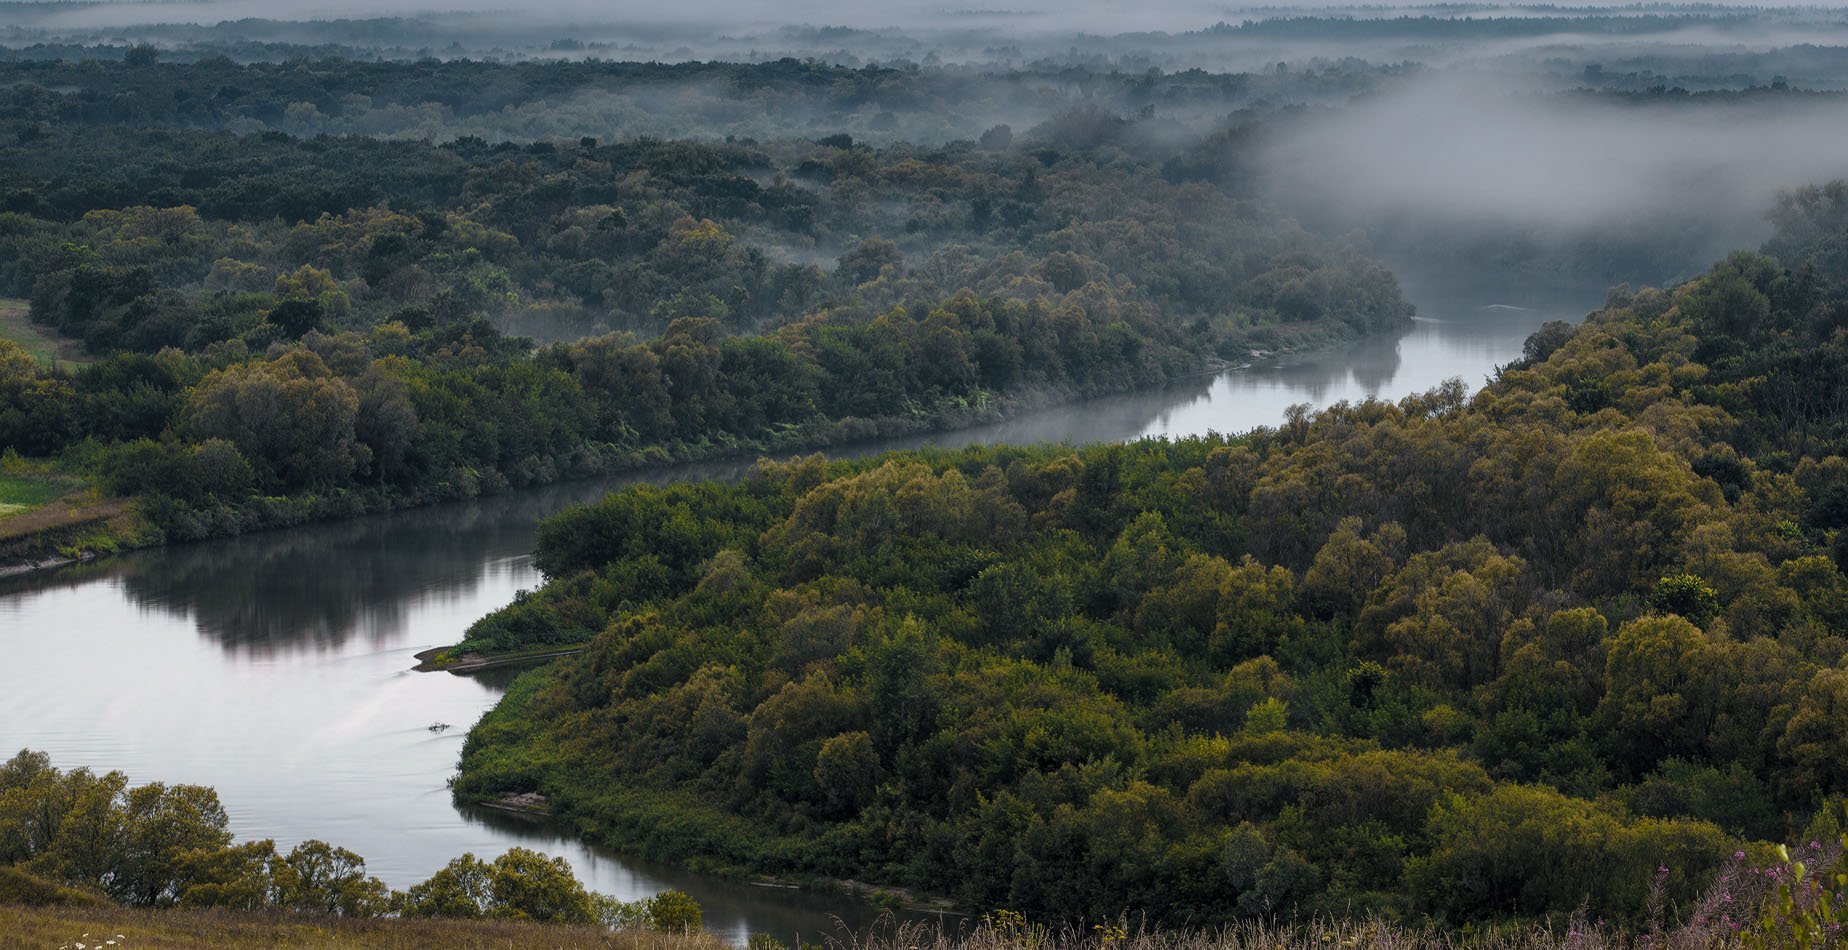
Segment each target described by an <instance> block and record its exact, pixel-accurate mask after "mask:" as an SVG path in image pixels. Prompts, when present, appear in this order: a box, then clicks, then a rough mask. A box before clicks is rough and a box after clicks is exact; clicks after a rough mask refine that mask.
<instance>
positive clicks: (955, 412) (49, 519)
mask: <svg viewBox="0 0 1848 950" xmlns="http://www.w3.org/2000/svg"><path fill="white" fill-rule="evenodd" d="M1382 332H1394V331H1382ZM1362 339H1364V338H1362ZM1353 342H1357V341H1356V340H1342V341H1341V342H1338V343H1330V344H1325V345H1317V346H1309V347H1307V348H1305V349H1300V350H1297V349H1290V348H1288V347H1285V348H1284V349H1281V350H1278V351H1271V350H1262V349H1254V350H1250V351H1248V352H1247V354H1246V355H1245V356H1244V358H1243V359H1242V360H1241V361H1240V362H1237V363H1232V362H1228V361H1226V360H1222V359H1219V358H1216V357H1215V358H1211V359H1209V360H1207V361H1206V362H1205V363H1204V364H1202V366H1201V368H1200V369H1198V370H1197V371H1194V372H1191V373H1188V372H1180V373H1176V374H1174V375H1173V376H1171V377H1168V378H1166V379H1164V380H1162V381H1161V382H1158V383H1154V384H1151V385H1150V386H1148V387H1144V388H1142V389H1139V390H1138V389H1128V390H1123V391H1121V392H1118V393H1096V392H1085V393H1075V392H1065V393H1058V392H1045V391H1042V392H1036V393H1019V394H1013V395H1008V396H997V397H995V398H992V399H984V400H983V401H982V402H983V405H982V407H981V408H980V409H971V408H970V407H967V406H954V407H945V408H943V409H940V410H939V411H938V412H936V413H934V414H928V415H925V416H922V417H919V416H910V417H902V418H901V417H888V418H880V419H872V420H863V419H846V420H841V421H840V422H839V423H837V424H836V425H835V426H833V427H832V429H833V430H834V431H838V432H841V433H844V434H845V435H844V438H845V441H834V438H835V436H834V435H833V434H832V433H831V432H830V431H828V430H827V429H824V430H823V431H822V433H821V434H820V435H819V436H817V437H816V438H815V440H814V441H805V440H802V439H801V438H799V437H793V438H792V437H791V436H788V435H785V437H784V438H785V441H779V442H772V443H759V442H753V441H744V442H741V443H739V444H733V445H707V446H689V445H679V444H676V445H660V446H651V447H648V448H646V449H643V450H642V451H641V452H640V453H637V454H633V455H630V456H626V457H623V458H620V459H619V460H617V461H615V462H612V463H609V467H606V468H602V469H600V470H597V471H594V472H585V473H573V474H568V475H562V476H560V477H559V478H557V479H555V480H554V481H553V482H534V483H532V484H530V485H527V486H522V487H528V488H537V487H540V486H541V485H545V484H553V483H556V482H562V481H569V480H582V481H587V480H591V479H596V478H604V477H609V476H612V475H620V474H628V473H633V472H644V471H647V470H648V469H651V468H657V467H664V466H671V465H680V464H687V463H692V462H707V461H724V460H728V459H748V458H751V457H754V456H755V457H769V456H779V457H781V456H789V455H792V454H794V453H800V452H810V451H824V452H825V451H828V450H831V449H843V448H845V449H853V448H856V447H859V446H861V445H864V444H867V443H876V442H880V441H884V440H888V439H896V438H903V437H906V436H916V435H927V434H931V433H952V432H956V431H959V430H962V429H967V428H973V427H976V426H981V425H987V424H992V423H997V422H1005V421H1010V420H1014V419H1018V418H1020V417H1022V416H1026V415H1030V414H1032V413H1034V412H1038V411H1042V410H1047V409H1054V408H1058V407H1061V406H1070V405H1073V404H1076V403H1082V402H1086V401H1090V400H1095V399H1105V398H1109V396H1111V395H1121V394H1125V393H1130V392H1138V391H1150V390H1154V389H1159V388H1161V387H1164V386H1171V385H1174V384H1176V383H1179V382H1182V381H1184V380H1186V379H1190V378H1200V377H1209V376H1217V375H1219V374H1221V373H1227V372H1235V371H1242V370H1247V369H1252V368H1254V367H1256V366H1257V365H1259V364H1262V363H1274V364H1276V365H1288V363H1289V362H1290V361H1292V360H1294V359H1302V358H1305V357H1310V356H1314V355H1315V354H1317V353H1321V352H1326V351H1327V350H1330V349H1333V348H1336V347H1340V346H1345V345H1348V344H1350V343H1353ZM8 470H12V471H20V472H24V473H27V474H26V476H25V477H26V478H27V479H34V478H36V479H39V480H44V481H50V482H53V483H56V484H62V485H66V486H71V485H77V486H81V485H83V484H84V482H85V480H84V479H82V478H81V477H79V476H74V475H71V474H68V473H67V472H66V471H65V470H64V469H63V468H62V467H61V466H59V465H58V464H57V463H55V462H49V463H48V462H34V461H33V460H27V459H19V458H17V457H9V458H8V459H4V460H0V478H4V477H5V476H4V474H3V473H4V472H6V471H8ZM4 487H5V486H4V485H0V488H4ZM506 490H509V491H513V490H518V489H515V488H511V487H510V488H508V489H506ZM450 500H458V499H432V500H426V501H421V502H418V501H411V502H403V503H394V500H392V499H389V498H386V499H377V500H375V502H374V503H376V504H377V505H378V507H363V508H360V509H358V510H353V509H351V508H349V507H342V508H337V509H330V510H327V511H325V512H320V513H313V514H309V515H307V516H305V517H303V518H301V519H300V520H292V521H286V522H283V523H280V524H258V525H255V526H253V527H250V528H248V529H245V530H243V531H239V532H237V533H246V531H268V530H286V529H287V528H289V527H294V526H296V525H299V524H306V523H311V522H314V521H323V520H337V519H340V518H354V517H366V516H370V515H377V514H383V513H386V512H389V511H395V510H405V509H410V508H417V507H425V506H428V505H433V504H442V503H443V502H445V501H450ZM217 536H229V535H217ZM169 540H170V539H169V538H168V537H167V536H166V534H165V533H164V532H163V531H161V530H160V529H159V528H157V527H156V526H154V525H152V524H150V523H148V522H147V520H146V519H145V518H143V517H141V516H140V514H139V511H138V505H137V503H136V499H135V498H134V497H110V496H107V495H104V494H103V493H102V492H101V491H100V490H99V489H98V488H97V487H94V486H91V487H79V488H73V489H72V490H70V491H69V492H68V493H67V494H66V495H64V496H61V497H59V498H57V499H53V500H50V501H43V502H38V503H36V504H33V505H31V506H30V507H28V506H23V505H22V506H18V508H17V509H13V510H10V509H9V508H8V507H7V506H6V505H5V504H0V578H7V577H16V576H20V575H25V574H30V573H34V572H36V571H42V570H51V569H54V568H59V567H66V566H69V565H73V564H80V563H85V562H88V561H92V560H95V559H97V558H99V557H104V556H107V555H110V554H120V553H126V552H128V551H134V550H143V549H147V548H152V547H159V546H161V545H163V544H166V543H168V542H169ZM189 540H199V539H189ZM428 652H431V653H434V651H428ZM418 659H419V660H420V661H423V665H420V666H419V667H418V669H419V670H422V671H429V670H435V669H450V670H452V671H453V672H473V671H477V670H481V669H486V668H490V667H491V666H498V665H504V662H520V661H521V659H522V658H520V657H482V658H480V659H479V660H476V661H470V662H468V663H467V664H465V665H461V666H459V667H452V666H451V665H437V664H440V663H442V661H441V660H439V659H438V658H436V657H435V656H434V655H432V656H426V655H425V654H418ZM503 661H504V662H503ZM457 662H458V663H459V662H461V661H457Z"/></svg>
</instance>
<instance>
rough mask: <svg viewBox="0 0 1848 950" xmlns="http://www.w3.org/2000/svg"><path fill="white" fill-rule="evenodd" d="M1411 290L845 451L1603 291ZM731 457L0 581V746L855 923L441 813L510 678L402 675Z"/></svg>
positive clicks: (414, 864) (1335, 385)
mask: <svg viewBox="0 0 1848 950" xmlns="http://www.w3.org/2000/svg"><path fill="white" fill-rule="evenodd" d="M1408 296H1409V297H1410V298H1411V299H1413V300H1414V301H1417V302H1418V304H1419V312H1420V317H1419V318H1418V319H1417V321H1416V322H1415V323H1414V325H1413V326H1412V327H1411V328H1410V329H1409V330H1407V331H1406V332H1405V333H1403V334H1402V335H1400V336H1398V337H1397V338H1379V339H1373V340H1368V341H1364V342H1362V343H1359V344H1355V345H1353V346H1351V347H1347V348H1344V349H1341V350H1337V351H1331V352H1327V353H1321V354H1316V355H1314V356H1313V357H1306V358H1300V359H1295V360H1290V361H1283V362H1279V363H1260V364H1258V365H1257V366H1255V367H1252V368H1248V369H1243V370H1234V371H1230V372H1227V373H1223V374H1219V375H1217V376H1213V377H1201V378H1199V379H1195V380H1188V381H1185V382H1183V383H1181V384H1178V385H1175V386H1172V387H1169V388H1167V389H1164V390H1160V391H1156V392H1147V393H1138V394H1132V395H1127V396H1121V397H1115V398H1111V399H1106V400H1098V401H1091V402H1085V403H1080V404H1075V405H1071V406H1064V407H1058V408H1055V409H1050V410H1047V411H1044V412H1039V413H1034V414H1031V415H1027V416H1023V417H1020V418H1018V419H1015V420H1012V421H1009V422H1006V423H1001V424H996V425H990V426H983V427H979V428H976V429H970V430H965V431H961V432H955V433H948V434H941V435H936V436H931V437H926V438H916V439H907V440H897V441H892V442H885V443H880V444H877V445H871V446H863V447H859V448H857V449H856V451H858V452H868V451H881V450H885V449H892V448H908V447H914V446H917V445H924V444H933V445H942V446H958V445H967V444H973V443H984V442H1003V441H1007V442H1022V441H1039V440H1048V439H1050V440H1069V441H1072V442H1087V441H1104V440H1123V439H1134V438H1139V437H1142V436H1151V435H1152V436H1163V435H1165V436H1177V437H1178V436H1185V435H1190V434H1196V433H1203V432H1206V431H1209V430H1214V431H1220V432H1238V431H1244V430H1247V429H1250V428H1253V427H1255V426H1260V425H1275V424H1276V423H1277V422H1279V421H1280V420H1281V419H1282V418H1283V415H1284V412H1285V410H1286V408H1287V407H1289V406H1291V405H1293V404H1298V403H1308V404H1311V405H1313V406H1316V407H1321V406H1326V405H1329V404H1332V403H1334V402H1338V401H1342V400H1349V401H1355V400H1360V399H1364V398H1367V397H1369V396H1378V397H1380V398H1387V399H1397V398H1399V397H1401V396H1403V395H1406V394H1408V393H1413V392H1421V391H1424V390H1427V389H1430V388H1431V387H1433V386H1436V385H1438V384H1439V383H1441V382H1443V381H1444V380H1445V379H1448V378H1451V377H1458V378H1461V379H1462V380H1463V382H1464V383H1465V384H1466V385H1467V386H1468V387H1469V388H1470V389H1472V390H1473V389H1475V388H1477V387H1479V386H1480V385H1481V384H1482V382H1483V381H1484V379H1485V378H1486V377H1488V376H1489V375H1491V374H1492V373H1493V372H1494V369H1495V367H1496V366H1497V365H1500V364H1504V363H1507V362H1509V361H1510V360H1513V359H1515V358H1516V357H1518V356H1519V355H1520V350H1521V342H1522V341H1523V340H1524V339H1525V338H1526V336H1527V335H1528V334H1529V333H1531V332H1532V331H1533V330H1534V329H1535V328H1537V327H1538V326H1539V325H1540V324H1541V323H1543V322H1545V321H1547V320H1560V319H1563V320H1570V321H1573V322H1577V321H1578V320H1580V319H1582V318H1583V316H1584V315H1585V313H1586V312H1587V311H1588V310H1589V309H1590V308H1591V307H1593V306H1595V305H1596V304H1597V303H1598V301H1599V299H1600V298H1601V296H1602V295H1601V294H1600V293H1597V292H1590V293H1587V292H1584V291H1582V290H1576V289H1575V290H1571V291H1566V292H1560V291H1558V290H1556V289H1555V290H1549V291H1545V292H1517V291H1508V290H1499V291H1495V292H1489V291H1475V290H1471V291H1459V290H1455V289H1452V290H1449V291H1445V292H1437V291H1427V290H1423V289H1420V288H1419V287H1417V286H1416V285H1413V286H1411V287H1410V292H1409V293H1408ZM748 467H749V462H748V460H740V461H736V462H727V463H715V464H705V465H693V466H679V467H672V468H666V469H659V470H653V471H649V472H645V473H637V474H634V475H629V476H625V477H620V478H609V479H600V480H596V481H589V482H575V483H569V484H564V485H557V486H553V487H550V488H546V489H540V490H534V491H527V492H521V493H518V494H513V495H508V496H504V497H499V498H491V499H484V500H479V501H475V502H470V503H462V504H454V505H447V506H442V507H438V508H430V509H423V510H418V511H411V512H401V513H396V514H389V515H380V516H375V517H369V518H363V519H356V520H351V521H344V522H338V523H333V524H324V525H316V526H310V527H305V528H299V529H293V530H286V531H276V532H270V533H266V534H258V535H253V536H248V537H243V538H236V539H231V540H226V541H214V542H205V543H199V544H190V545H178V546H174V547H172V548H168V549H164V550H156V551H146V552H141V553H137V554H131V555H127V556H122V557H115V558H108V559H105V560H103V561H100V562H97V563H93V564H88V565H82V566H77V567H72V568H66V569H61V570H56V571H51V572H48V573H42V574H38V575H31V576H25V577H17V578H12V579H6V580H0V651H4V653H3V655H4V657H5V659H4V662H0V750H3V751H0V754H6V755H10V754H11V753H12V752H13V751H16V750H18V749H21V748H31V749H38V750H43V751H45V752H47V753H49V754H50V755H51V757H52V761H53V764H54V765H56V766H58V767H60V768H66V769H69V768H76V767H79V766H88V767H91V768H93V769H95V770H97V771H104V770H108V769H120V770H122V771H124V772H126V773H128V775H129V777H130V779H131V781H133V782H135V783H143V782H150V781H164V782H169V783H178V782H185V783H197V784H204V785H211V786H213V787H215V788H216V789H217V790H218V794H219V796H220V798H221V799H222V800H223V802H224V805H225V808H226V809H227V810H228V811H229V812H230V815H231V828H232V830H233V831H234V832H235V833H236V834H237V835H238V837H239V838H240V839H249V838H266V837H267V838H274V839H276V841H277V844H278V845H279V846H280V847H282V848H284V849H286V848H288V847H291V846H293V845H294V844H295V843H297V842H299V841H301V840H303V839H307V838H320V839H323V840H326V841H329V842H332V843H334V844H338V845H341V846H344V847H347V848H350V849H352V850H354V851H357V852H358V853H360V854H361V855H364V856H365V857H366V859H367V867H368V870H370V871H371V872H372V873H374V874H377V875H379V876H380V877H382V878H384V879H385V881H386V882H387V883H389V884H391V885H392V886H394V887H399V888H402V887H406V886H408V885H410V884H413V883H416V882H418V881H420V880H422V879H424V878H426V877H428V876H429V875H430V874H431V873H432V872H434V871H435V870H436V869H438V868H439V867H441V866H442V865H443V864H444V863H445V862H447V861H448V860H449V859H450V858H453V857H455V856H457V855H460V854H461V853H463V852H464V851H472V852H474V853H475V854H476V855H478V856H481V857H484V858H491V857H493V856H494V855H498V854H499V853H501V852H502V851H504V850H505V849H507V848H508V847H511V846H514V845H521V846H525V847H531V848H536V849H539V850H541V851H545V852H548V853H551V854H556V855H562V856H564V857H565V858H567V859H568V860H569V861H570V862H571V865H572V867H573V869H574V870H575V871H576V872H577V874H578V877H579V878H580V879H581V880H583V881H584V882H585V884H586V885H587V886H589V887H590V888H592V889H594V890H598V891H603V892H606V893H610V894H613V895H615V896H617V897H619V898H621V899H624V900H635V899H638V898H642V897H646V896H648V895H651V894H653V893H656V892H658V891H660V890H664V889H667V888H678V889H680V890H684V891H686V892H688V893H689V894H691V895H693V897H694V898H696V899H697V900H698V901H699V902H700V904H701V905H702V906H703V907H704V909H705V914H706V925H707V927H708V928H709V929H711V930H713V931H715V932H717V933H719V934H721V935H723V936H726V937H728V938H731V939H734V940H736V941H739V942H742V941H743V940H744V939H745V937H746V936H747V935H748V934H750V933H753V932H767V933H771V934H773V935H775V936H777V937H779V938H780V939H783V940H785V941H793V940H794V938H795V937H796V935H797V934H801V935H803V937H804V938H805V939H810V940H813V939H816V938H818V937H820V936H822V935H825V934H827V933H830V932H833V930H834V927H835V924H834V922H833V918H834V917H838V918H839V919H840V920H841V921H842V922H844V923H846V924H848V925H850V926H860V925H863V924H865V923H867V922H869V921H870V920H872V919H873V918H874V916H875V915H876V910H875V909H874V908H872V907H870V906H868V905H864V904H860V903H857V902H854V901H850V900H848V899H845V898H841V897H838V896H831V895H817V894H810V893H806V892H800V891H792V890H787V889H775V888H766V887H759V886H753V885H750V884H748V883H743V882H733V881H723V880H718V879H714V878H709V877H703V876H701V875H696V874H689V873H687V872H684V871H680V870H676V869H673V868H667V867H661V866H657V865H653V864H649V863H646V862H638V861H633V860H629V859H626V858H622V857H619V856H617V855H614V854H610V853H607V852H602V851H598V850H596V849H592V848H588V847H586V846H584V845H582V844H580V843H577V842H576V841H573V840H569V839H568V838H566V837H565V836H563V835H560V834H558V833H556V832H553V831H551V830H549V829H547V828H545V827H543V826H538V825H533V824H531V823H528V822H524V821H520V820H517V819H513V818H508V817H503V816H498V815H493V814H484V813H479V812H476V811H470V810H460V809H458V808H457V807H456V806H455V805H454V804H453V803H452V802H451V800H450V795H449V789H448V787H447V785H446V780H447V779H448V778H449V776H450V775H451V774H452V773H453V772H454V770H455V764H456V760H457V758H458V756H459V754H460V751H461V746H462V741H463V738H464V736H465V735H466V733H467V731H468V727H469V725H470V724H472V723H473V722H474V721H475V720H476V719H477V718H478V717H479V716H480V715H481V714H482V713H483V712H484V711H485V710H487V709H488V708H489V707H491V706H492V705H493V704H494V702H495V700H496V698H497V696H498V695H499V693H500V691H501V690H502V689H503V688H504V686H505V678H504V677H503V676H495V675H484V676H476V677H462V676H451V675H448V674H424V673H413V672H411V667H412V666H413V665H414V664H415V662H416V661H415V660H414V659H413V654H415V653H417V652H418V651H420V650H424V649H427V648H430V647H433V646H438V645H444V644H448V643H453V642H455V641H456V640H458V639H460V637H461V634H462V631H463V629H464V628H465V627H467V626H468V624H469V623H470V622H472V621H473V620H475V619H476V618H478V617H480V616H482V615H483V614H486V613H488V612H490V611H492V610H494V609H496V608H498V607H500V606H502V605H504V604H506V603H507V602H509V601H510V600H512V598H513V596H514V594H515V592H516V591H518V590H520V589H522V588H532V587H536V586H538V584H539V582H540V579H539V577H538V575H537V573H536V572H535V571H534V569H533V567H532V564H531V559H530V557H529V554H528V552H529V551H530V548H531V545H532V536H533V526H534V524H535V523H536V522H537V521H538V520H539V519H540V518H542V517H544V516H545V515H547V514H549V513H551V512H553V511H556V510H557V509H559V508H560V507H563V506H564V505H567V504H571V503H574V502H579V501H587V500H591V499H594V498H597V497H600V496H601V495H602V494H603V493H604V492H606V491H608V490H610V489H612V488H615V487H619V486H621V485H624V484H630V483H634V482H639V481H650V482H657V483H659V482H667V481H675V480H683V479H698V478H718V479H731V478H736V477H738V476H739V475H741V474H742V473H743V472H744V471H745V470H747V469H748ZM831 915H832V916H831Z"/></svg>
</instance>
